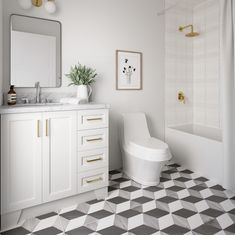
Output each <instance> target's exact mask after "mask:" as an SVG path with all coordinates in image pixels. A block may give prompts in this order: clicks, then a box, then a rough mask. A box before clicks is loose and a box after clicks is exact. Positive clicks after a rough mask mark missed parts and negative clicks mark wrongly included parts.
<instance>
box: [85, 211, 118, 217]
mask: <svg viewBox="0 0 235 235" xmlns="http://www.w3.org/2000/svg"><path fill="white" fill-rule="evenodd" d="M112 214H113V213H111V212H109V211H106V210H100V211H96V212H94V213H91V214H89V215H90V216H92V217H94V218H96V219H102V218H105V217H107V216H110V215H112Z"/></svg>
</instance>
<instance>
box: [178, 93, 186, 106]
mask: <svg viewBox="0 0 235 235" xmlns="http://www.w3.org/2000/svg"><path fill="white" fill-rule="evenodd" d="M178 100H179V102H182V103H184V104H185V95H184V92H183V91H179V92H178Z"/></svg>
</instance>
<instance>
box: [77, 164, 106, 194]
mask: <svg viewBox="0 0 235 235" xmlns="http://www.w3.org/2000/svg"><path fill="white" fill-rule="evenodd" d="M107 186H108V167H105V168H101V169H98V170H93V171H89V172H83V173H81V174H78V193H81V192H86V191H90V190H94V189H98V188H102V187H107Z"/></svg>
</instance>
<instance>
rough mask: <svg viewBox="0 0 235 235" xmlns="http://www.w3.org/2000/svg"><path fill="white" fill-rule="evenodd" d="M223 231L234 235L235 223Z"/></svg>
mask: <svg viewBox="0 0 235 235" xmlns="http://www.w3.org/2000/svg"><path fill="white" fill-rule="evenodd" d="M225 231H228V232H230V233H233V234H235V223H234V224H232V225H231V226H229V227H228V228H226V229H225Z"/></svg>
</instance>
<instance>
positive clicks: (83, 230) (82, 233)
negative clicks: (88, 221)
mask: <svg viewBox="0 0 235 235" xmlns="http://www.w3.org/2000/svg"><path fill="white" fill-rule="evenodd" d="M91 233H94V231H92V230H91V229H89V228H87V227H80V228H76V229H74V230H71V231H69V232H66V234H67V235H88V234H91Z"/></svg>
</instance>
